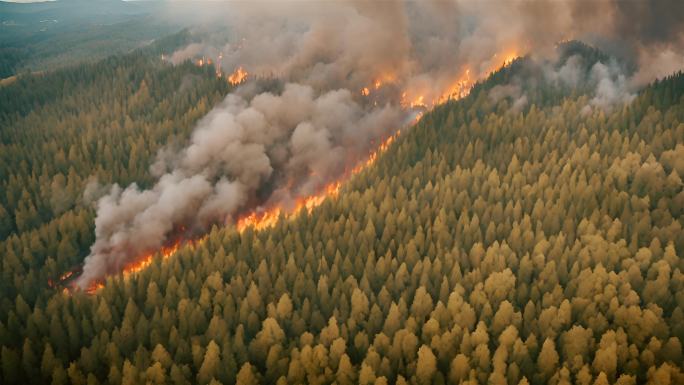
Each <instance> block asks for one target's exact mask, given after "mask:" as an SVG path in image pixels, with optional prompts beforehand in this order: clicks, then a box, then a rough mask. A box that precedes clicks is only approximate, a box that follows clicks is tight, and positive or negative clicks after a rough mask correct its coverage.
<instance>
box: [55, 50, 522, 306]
mask: <svg viewBox="0 0 684 385" xmlns="http://www.w3.org/2000/svg"><path fill="white" fill-rule="evenodd" d="M501 56H502V57H503V61H498V63H499V64H498V65H497V66H496V67H495V68H493V69H491V70H490V71H489V72H493V71H494V70H496V69H498V68H500V66H501V65H503V67H506V66H508V65H510V64H511V63H512V62H513V61H515V59H517V58H518V56H517V53H516V52H515V51H511V52H508V53H506V54H503V55H501ZM496 58H497V55H494V57H493V58H492V62H496ZM204 63H206V62H205V61H204V58H203V59H201V60H200V61H199V62H198V64H199V65H204ZM502 63H503V64H502ZM219 76H220V75H219ZM247 76H248V73H247V71H245V70H244V69H243V68H242V67H238V68H237V69H236V70H235V72H233V73H232V74H231V75H230V76H228V78H227V79H228V81H229V82H230V83H231V84H233V85H236V84H240V83H242V82H243V81H245V79H246V78H247ZM476 80H477V78H472V77H471V73H470V69H468V68H466V69H465V70H464V71H463V72H462V73H461V75H460V76H458V77H457V78H456V79H455V80H454V81H453V83H452V84H451V86H449V87H448V88H447V90H446V92H444V93H443V94H442V95H441V96H439V97H438V98H436V99H435V100H426V98H425V96H424V95H423V94H422V93H421V94H418V95H417V96H412V97H411V98H409V96H408V95H407V92H406V91H405V92H403V93H402V95H401V97H402V98H401V104H402V106H404V107H405V108H409V107H410V108H416V107H419V108H421V109H427V108H429V107H432V106H433V105H435V104H438V103H442V102H445V101H447V100H450V99H460V98H463V97H465V96H467V95H468V94H469V93H470V89H471V88H472V86H473V85H474V84H475V81H476ZM392 81H394V78H393V76H392V75H387V74H386V75H382V76H381V77H379V78H378V79H377V80H375V81H374V83H373V84H372V86H370V87H364V88H362V89H361V95H363V96H368V95H369V94H370V92H371V87H372V89H376V90H377V89H378V88H380V87H382V86H383V84H384V83H385V82H392ZM422 113H423V111H419V112H418V114H417V116H416V118H415V122H417V121H418V120H419V119H420V117H421V116H422ZM399 135H400V131H397V132H396V133H395V134H394V135H391V136H389V137H387V138H386V139H385V140H384V141H382V142H381V143H380V145H379V146H378V147H377V148H376V149H375V150H374V151H373V152H371V153H370V154H369V155H368V157H367V158H366V160H365V161H361V162H359V163H358V164H357V165H356V166H355V167H353V168H352V169H351V171H349V172H346V173H345V174H344V175H343V176H342V177H341V178H340V179H338V180H337V181H334V182H331V183H329V184H328V185H326V186H325V187H323V188H322V189H321V191H319V192H318V193H316V194H313V195H310V196H307V197H303V198H301V199H299V200H297V202H296V203H295V205H294V206H293V207H292V208H291V209H285V208H284V207H281V206H272V207H267V208H265V209H264V208H260V209H257V210H254V211H252V212H251V213H248V214H246V215H244V216H242V217H240V218H238V219H237V221H236V229H237V231H238V232H240V233H242V232H244V231H245V230H246V229H248V228H252V229H254V230H256V231H260V230H264V229H267V228H270V227H273V226H275V225H276V224H277V223H278V221H280V220H281V219H285V220H287V219H291V218H293V217H294V216H295V215H297V214H298V213H299V212H301V211H302V210H306V212H307V213H309V214H310V213H311V212H312V211H313V209H314V208H316V207H318V206H320V205H321V204H322V203H323V202H324V201H325V200H326V199H328V198H335V197H337V196H338V195H339V193H340V189H341V186H342V183H343V182H344V181H346V180H347V179H349V178H350V177H352V176H354V175H356V174H358V173H360V172H362V171H363V170H364V169H365V168H367V167H369V166H371V165H373V164H374V163H375V162H376V161H377V159H378V157H379V156H380V155H381V154H382V153H383V152H385V151H387V149H388V148H389V146H390V145H391V144H392V142H394V140H395V139H396V138H397V137H398V136H399ZM205 240H206V236H205V237H202V238H199V239H195V240H187V239H185V240H184V239H181V238H179V239H177V240H176V241H174V242H173V243H172V244H170V245H168V246H164V247H162V249H161V250H159V251H158V252H150V253H148V254H145V255H143V256H141V257H140V258H138V259H136V261H135V262H132V263H130V264H128V265H126V266H125V267H124V269H123V276H124V277H126V276H129V275H131V274H135V273H137V272H139V271H141V270H143V269H145V268H146V267H148V266H149V265H150V264H152V262H153V258H154V257H155V255H158V254H159V255H161V258H162V259H167V258H169V257H170V256H171V255H173V254H175V253H176V251H178V249H179V248H180V246H181V245H183V246H185V245H187V244H190V245H196V244H199V243H201V242H204V241H205ZM72 274H73V271H69V272H67V273H65V274H64V275H62V277H60V282H65V281H67V280H68V279H69V278H70V277H71V276H72ZM49 283H50V285H51V286H53V284H52V282H51V281H50V282H49ZM103 287H104V282H102V281H94V282H92V284H91V285H90V286H89V287H88V288H87V289H86V290H85V292H86V293H88V294H94V293H96V292H97V291H98V290H100V289H101V288H103ZM64 290H65V292H67V293H70V291H69V290H68V289H66V288H65V289H64Z"/></svg>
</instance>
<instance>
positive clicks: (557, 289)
mask: <svg viewBox="0 0 684 385" xmlns="http://www.w3.org/2000/svg"><path fill="white" fill-rule="evenodd" d="M565 54H566V55H580V56H581V57H582V58H583V60H584V61H585V63H587V66H586V68H589V67H590V65H591V64H593V63H595V62H596V61H598V60H602V59H603V58H604V56H602V55H603V54H601V53H600V52H598V51H596V50H592V49H590V48H588V47H586V46H583V45H581V44H575V45H572V44H571V45H570V46H569V48H568V50H567V51H565ZM526 68H527V67H526V60H525V59H520V60H518V61H516V62H514V63H513V64H512V65H510V66H507V67H505V68H503V69H501V70H500V71H497V72H496V73H494V74H492V76H491V77H489V78H488V79H487V80H485V81H483V82H481V83H479V84H477V85H476V86H475V87H474V88H473V89H472V90H471V92H470V94H469V96H467V97H466V98H464V99H460V100H452V101H449V102H447V103H445V104H442V105H440V106H438V107H436V108H434V109H433V110H432V111H430V112H427V113H426V114H425V115H424V116H423V117H422V118H421V119H420V121H419V122H418V123H417V124H415V125H414V126H413V127H412V128H411V129H410V130H408V131H407V132H404V133H402V134H401V135H400V136H399V137H398V139H397V140H395V141H394V142H393V143H392V145H391V146H390V147H389V149H388V150H387V151H386V152H385V153H384V154H383V155H382V156H380V157H379V158H378V160H377V162H376V163H375V164H373V166H371V167H369V168H367V169H365V170H364V171H362V172H361V173H360V174H358V175H356V176H355V177H354V178H353V179H352V180H351V181H349V183H347V184H345V185H344V186H343V187H342V191H341V192H340V194H339V195H338V196H336V197H334V198H330V199H327V200H326V201H325V202H324V203H323V204H322V205H321V206H319V207H317V208H315V209H314V210H313V211H312V212H311V213H308V212H307V211H306V210H302V211H301V212H300V213H299V214H298V215H297V216H296V217H295V218H294V219H286V218H284V217H281V219H280V220H279V221H278V223H277V224H276V225H275V226H273V227H272V228H268V229H264V230H260V231H256V230H254V229H252V228H248V229H247V230H246V231H243V232H238V231H237V229H236V228H235V226H232V225H227V226H215V227H213V228H212V229H211V231H210V233H209V234H208V235H207V237H206V240H204V241H203V242H198V243H195V244H192V245H191V244H189V245H186V246H184V247H182V248H180V249H179V250H178V251H177V252H176V253H175V254H173V255H172V256H170V257H169V258H166V259H162V257H161V256H160V255H158V256H157V257H156V258H155V259H154V261H153V263H152V264H151V265H150V266H149V267H148V268H146V269H144V270H142V271H140V272H138V273H135V274H129V275H117V276H111V277H109V278H108V279H107V281H106V282H105V284H104V287H103V288H102V289H100V290H98V291H97V292H95V293H94V294H87V293H85V292H82V291H78V290H77V291H73V292H70V291H68V290H62V288H55V287H53V286H52V285H50V282H54V281H55V280H58V279H59V277H60V276H61V275H62V274H63V273H64V272H66V271H69V270H70V269H72V268H73V267H74V266H77V265H78V264H79V263H80V262H81V261H82V260H83V258H84V256H85V255H87V253H88V248H89V246H90V245H91V244H92V242H93V228H94V224H93V220H94V212H93V207H92V201H91V199H92V197H94V196H96V195H92V196H91V195H89V194H91V193H92V194H96V193H97V191H95V190H97V187H98V186H102V185H107V184H111V183H114V182H117V183H121V184H125V185H128V184H129V183H132V182H136V183H138V184H139V185H141V186H145V185H146V184H149V183H151V181H152V179H151V175H150V172H149V170H148V168H149V165H150V164H151V163H152V162H153V159H154V156H155V154H156V153H157V150H159V149H160V148H161V147H162V146H164V145H166V144H168V143H173V142H183V141H186V140H187V138H188V136H189V135H190V133H191V130H192V128H193V125H194V123H195V122H196V121H197V120H198V119H199V118H200V117H202V116H203V115H205V114H206V113H207V112H208V111H209V110H210V109H211V107H212V106H213V105H215V104H216V103H218V102H219V101H220V100H221V99H222V98H223V97H224V96H225V95H226V94H227V93H229V92H231V86H230V85H229V84H228V83H227V82H226V81H225V80H221V79H217V78H216V77H215V76H214V72H213V68H212V67H196V66H194V65H192V64H191V63H189V62H186V63H185V64H181V65H177V66H171V65H169V64H166V63H163V62H161V61H160V60H159V58H158V55H157V53H156V52H151V51H144V50H143V51H135V52H132V53H129V54H126V55H117V56H112V57H110V58H107V59H104V60H101V61H99V62H95V63H84V64H81V65H77V66H72V67H68V68H65V69H62V70H58V71H54V72H51V73H48V74H43V75H25V76H21V77H20V78H19V79H18V80H17V81H16V82H14V83H12V84H10V85H7V86H3V87H0V126H1V127H2V130H1V131H0V191H2V194H0V255H2V268H1V269H2V277H1V278H0V293H2V296H1V297H0V345H1V346H2V348H1V356H0V360H1V364H2V365H1V366H0V379H1V381H0V382H2V383H3V384H15V383H16V384H44V383H50V384H55V385H58V384H77V385H85V384H89V385H90V384H145V383H147V384H167V383H169V384H194V383H197V384H244V385H247V384H260V383H263V384H302V383H310V384H332V383H334V384H340V385H342V384H459V383H461V384H510V385H515V384H583V385H591V384H621V385H627V384H643V383H645V384H672V385H675V384H682V383H684V372H683V370H684V356H683V352H682V340H683V339H684V274H683V271H684V259H683V258H682V257H681V255H682V250H684V230H683V228H682V226H683V225H684V189H683V183H682V178H684V74H682V73H677V74H673V75H672V76H670V77H668V78H665V79H662V80H659V81H656V82H654V83H652V84H650V85H649V86H647V87H646V88H645V89H643V90H641V91H640V92H639V94H638V95H637V96H636V98H635V99H634V100H633V101H632V102H631V103H628V104H625V105H619V106H615V107H614V108H612V109H600V108H595V109H591V110H590V111H589V112H587V110H586V108H585V107H586V106H587V105H588V104H589V102H590V99H591V97H590V95H589V94H588V93H587V89H583V88H582V87H578V88H575V89H567V88H564V87H560V86H558V85H554V84H551V83H544V82H542V81H541V80H539V79H537V81H533V79H532V77H534V76H535V75H534V74H533V73H531V72H529V71H526ZM586 68H585V70H586ZM516 76H518V77H520V76H522V77H523V78H524V79H526V81H525V82H524V85H525V86H524V87H525V90H526V91H527V94H528V100H529V104H528V105H527V106H526V107H524V108H523V109H516V108H512V104H513V100H512V98H509V97H504V98H501V99H498V100H497V99H496V98H493V97H492V94H493V89H494V88H495V87H497V86H498V85H504V84H507V83H508V82H509V81H511V79H513V78H514V77H516ZM84 191H85V193H84Z"/></svg>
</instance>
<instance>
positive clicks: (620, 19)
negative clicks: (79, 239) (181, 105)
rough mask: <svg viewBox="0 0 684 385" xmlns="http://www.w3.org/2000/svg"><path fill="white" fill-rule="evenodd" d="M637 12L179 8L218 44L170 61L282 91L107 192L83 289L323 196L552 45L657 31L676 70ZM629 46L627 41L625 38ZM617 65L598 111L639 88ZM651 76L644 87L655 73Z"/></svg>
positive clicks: (524, 5)
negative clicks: (448, 106)
mask: <svg viewBox="0 0 684 385" xmlns="http://www.w3.org/2000/svg"><path fill="white" fill-rule="evenodd" d="M588 5H591V7H589V6H588ZM596 7H598V8H599V9H600V10H601V11H600V12H599V11H597V8H596ZM623 7H624V6H623V5H622V4H621V2H614V1H605V2H599V3H594V2H584V1H568V2H558V1H532V2H530V1H501V2H474V1H469V0H468V1H453V2H445V1H421V2H402V1H377V2H373V1H359V2H354V1H346V2H342V1H340V2H320V3H311V2H307V3H306V7H303V4H302V3H297V2H295V3H291V2H266V3H259V2H257V3H253V2H250V3H247V2H245V3H232V2H231V3H227V4H217V3H211V4H210V5H209V4H208V5H207V6H206V7H196V6H195V5H193V6H192V7H188V6H183V5H177V6H174V5H169V9H168V12H169V14H170V15H172V16H174V15H175V16H176V17H184V18H194V20H195V21H202V24H204V25H205V26H206V25H210V26H209V27H205V28H206V29H207V30H208V31H209V32H207V31H206V30H205V31H204V33H205V35H206V36H208V38H207V39H206V40H205V41H202V42H201V43H193V44H191V45H189V46H187V47H184V48H182V49H180V50H178V51H177V52H175V53H173V54H172V55H171V56H170V58H171V59H170V60H172V61H175V62H177V61H182V60H185V59H188V58H193V57H196V56H201V55H205V56H207V57H210V58H212V59H213V61H214V62H215V63H216V62H217V61H218V60H219V57H220V60H221V62H220V65H221V67H222V68H223V70H224V72H225V73H230V72H232V71H233V70H235V69H236V68H238V67H243V68H245V69H247V70H248V71H249V72H250V73H251V74H253V75H257V76H261V77H274V78H277V79H279V81H281V82H282V86H281V87H275V88H274V89H273V90H270V91H269V90H266V91H265V90H264V89H263V88H260V87H259V86H258V85H256V83H255V82H251V83H250V82H248V83H247V84H245V85H243V86H241V87H240V88H239V89H238V90H237V91H236V92H235V93H233V94H231V95H229V96H228V97H227V98H226V99H225V100H224V101H223V102H222V103H221V104H220V105H218V106H216V107H215V108H214V110H213V111H212V112H210V113H209V114H208V115H207V116H206V117H205V118H203V119H202V120H201V121H200V122H199V124H198V126H197V127H196V129H195V131H194V133H193V135H192V138H191V140H190V143H189V144H188V145H187V146H186V147H185V148H183V149H175V148H168V149H166V150H165V151H162V152H160V154H159V156H158V159H157V161H156V162H155V164H154V165H152V168H151V169H152V172H153V174H154V175H155V176H157V177H158V182H157V183H156V184H155V185H154V186H153V187H152V188H150V189H147V190H141V189H139V188H138V187H137V186H136V185H135V184H134V185H131V186H129V187H127V188H121V187H119V186H114V187H113V188H112V189H111V191H110V192H109V193H108V194H107V195H105V196H104V197H102V198H101V199H100V200H99V202H98V204H97V218H96V220H95V227H96V230H95V232H96V241H95V243H94V244H93V246H92V248H91V252H90V255H89V256H88V257H87V258H86V261H85V265H84V270H83V274H82V276H81V277H79V279H78V281H77V284H78V285H79V286H81V287H87V286H88V285H89V284H90V283H91V282H92V281H94V280H99V279H102V278H103V277H104V276H106V275H107V274H111V273H116V272H119V271H120V270H121V269H122V268H123V267H124V266H126V265H127V264H128V263H130V262H132V261H134V260H135V259H136V258H139V257H140V256H141V255H142V254H144V253H147V252H150V251H154V250H157V249H159V248H160V247H161V246H162V245H164V244H165V243H166V242H168V241H169V238H171V237H174V236H177V235H179V234H182V233H184V232H186V233H187V232H188V231H190V232H191V231H193V230H201V229H203V228H205V227H206V226H207V225H208V224H211V223H216V222H223V221H226V220H228V221H230V220H234V216H235V215H236V213H238V212H240V211H241V210H245V209H253V208H256V207H258V206H259V205H269V204H281V205H285V206H287V205H291V204H292V202H293V200H295V199H297V198H299V197H302V196H307V195H309V194H312V193H314V192H316V191H319V190H320V189H321V188H322V186H324V185H325V184H326V183H328V182H330V181H331V180H335V179H337V178H338V177H339V176H340V175H342V174H343V173H344V172H346V171H348V169H349V168H350V167H353V166H354V165H355V163H356V162H357V161H358V160H360V159H363V157H364V156H365V155H366V154H368V152H369V151H370V150H372V148H373V143H377V142H378V141H379V140H380V139H382V138H384V137H387V136H388V135H391V134H392V133H394V132H395V130H397V129H400V128H402V125H404V124H405V123H406V122H407V121H408V120H410V118H411V114H412V113H413V112H412V111H411V110H410V109H407V108H406V102H410V101H416V100H422V101H423V103H425V104H427V105H428V106H429V105H430V103H431V102H433V101H436V100H438V99H439V98H440V97H441V96H443V95H444V94H445V93H449V92H453V91H455V90H454V89H453V86H454V84H458V81H460V80H463V77H464V76H467V77H468V78H469V79H470V80H473V79H478V78H481V77H483V76H484V75H486V74H487V73H488V72H489V71H491V70H493V69H495V68H497V67H499V66H500V65H501V64H503V62H504V60H506V59H508V58H509V57H508V56H509V55H511V54H518V55H519V54H523V53H525V52H548V51H550V50H551V49H552V48H553V46H554V44H555V43H556V42H558V41H559V40H563V39H567V38H577V39H584V40H587V41H590V42H598V41H611V42H612V41H620V39H629V38H630V37H633V36H637V35H648V36H649V38H650V39H660V41H661V42H666V43H662V44H668V47H669V48H668V49H670V50H671V51H672V54H668V55H664V56H663V58H664V60H667V61H668V63H666V64H663V65H661V66H660V67H658V66H654V67H653V68H665V67H667V68H668V69H669V68H670V67H671V66H670V64H671V63H670V62H672V61H673V60H675V59H676V58H679V57H681V56H680V55H681V50H679V48H678V47H681V46H682V45H681V34H680V35H677V36H679V38H674V37H673V36H674V35H672V33H671V31H668V30H665V31H656V32H658V33H651V32H652V30H653V29H654V28H655V27H653V26H654V25H657V24H653V25H651V24H649V23H647V22H643V23H641V24H640V26H639V28H636V27H634V26H631V25H630V24H628V23H625V22H624V20H625V18H626V15H628V14H629V13H630V12H636V11H634V10H632V9H631V8H629V6H627V8H629V9H627V10H623V9H622V8H623ZM302 8H306V9H305V10H303V9H302ZM197 9H208V12H201V11H197ZM637 13H638V12H637ZM606 15H608V16H606ZM651 16H653V19H657V14H653V15H651ZM209 21H211V22H209ZM673 23H674V22H673ZM680 24H681V23H680ZM676 27H677V25H674V27H673V28H675V29H676ZM671 35H672V36H671ZM675 35H676V34H675ZM677 39H679V40H677ZM633 40H634V41H641V40H638V39H633ZM615 45H616V46H618V47H623V46H624V45H625V43H624V40H623V41H622V42H619V43H616V44H615ZM609 46H610V45H609ZM623 49H624V47H623ZM642 49H643V45H639V44H637V45H636V46H629V48H627V49H626V50H633V51H638V52H643V50H642ZM642 56H643V57H642ZM639 58H640V60H653V56H647V55H640V56H639ZM466 70H467V72H466ZM574 71H575V67H574V64H573V63H572V62H571V61H568V63H566V66H565V67H563V68H561V69H560V70H558V71H556V70H554V72H553V74H550V76H555V77H556V78H558V79H559V81H562V82H566V83H567V84H571V83H572V82H577V81H579V79H578V78H577V77H578V76H579V75H578V74H577V73H576V72H574ZM611 71H612V70H611V68H610V67H607V66H603V67H600V66H599V67H596V68H595V69H594V71H593V74H594V75H593V76H594V77H595V78H596V81H597V84H598V85H599V86H598V88H597V92H596V97H595V98H594V99H593V100H592V102H591V105H592V106H597V107H603V106H605V105H608V104H610V103H615V102H616V100H621V99H620V98H621V97H622V96H623V95H630V93H629V92H630V90H629V88H628V85H627V84H628V81H627V80H626V79H625V78H624V77H620V76H621V75H620V74H616V73H614V72H611ZM639 74H640V75H639V76H640V78H639V80H640V81H642V79H641V78H644V79H646V78H648V77H649V76H650V75H651V74H649V73H647V72H646V71H641V72H639ZM364 88H367V89H368V92H367V93H368V95H362V93H361V90H362V89H364ZM456 91H457V90H456ZM490 96H491V97H492V98H493V99H495V100H498V99H500V98H503V97H509V98H512V100H513V101H514V102H513V107H512V108H514V109H515V110H519V109H521V108H523V107H524V106H525V105H526V104H527V97H526V95H524V94H522V93H521V89H520V88H519V87H517V86H515V85H511V86H504V87H502V88H499V89H494V90H492V92H491V94H490Z"/></svg>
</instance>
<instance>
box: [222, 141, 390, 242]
mask: <svg viewBox="0 0 684 385" xmlns="http://www.w3.org/2000/svg"><path fill="white" fill-rule="evenodd" d="M399 134H400V131H397V132H396V133H395V134H394V135H392V136H390V137H388V138H387V139H385V140H384V141H383V142H382V143H380V146H378V148H377V149H376V150H375V151H373V152H371V153H370V154H369V156H368V158H367V160H366V161H364V162H360V163H359V164H357V165H356V167H354V168H353V169H352V170H351V172H349V173H347V175H345V176H344V177H342V178H340V180H337V181H334V182H332V183H329V184H328V185H326V186H325V187H324V188H323V189H322V190H321V192H319V193H317V194H314V195H311V196H308V197H304V198H301V199H299V200H298V201H297V203H296V204H295V207H294V209H292V210H291V211H289V212H284V211H283V209H281V208H280V207H277V206H276V207H272V208H269V209H267V210H264V211H261V212H258V211H254V212H252V213H250V214H248V215H246V216H244V217H242V218H240V219H238V221H237V225H236V228H237V231H238V232H243V231H245V230H246V229H247V228H250V227H252V228H253V229H254V230H257V231H259V230H263V229H266V228H269V227H273V226H275V225H276V224H277V223H278V220H279V219H280V217H281V213H282V214H283V217H284V218H285V219H291V218H293V217H294V216H295V215H296V214H297V213H299V212H300V211H301V210H306V212H307V213H309V214H311V212H312V211H313V209H314V208H316V207H318V206H320V205H321V204H323V202H325V200H326V199H328V198H335V197H337V196H338V195H339V193H340V189H341V187H342V183H343V181H344V180H345V179H347V178H349V177H351V176H353V175H356V174H358V173H360V172H361V171H363V169H364V168H366V167H368V166H370V165H372V164H373V163H375V161H376V160H377V159H378V156H379V155H380V154H381V153H383V152H385V151H387V149H388V148H389V145H390V144H391V143H392V142H393V141H394V140H395V139H396V138H397V137H398V136H399Z"/></svg>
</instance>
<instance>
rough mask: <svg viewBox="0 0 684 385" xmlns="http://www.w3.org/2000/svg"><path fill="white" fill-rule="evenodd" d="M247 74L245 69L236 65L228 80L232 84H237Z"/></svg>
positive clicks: (245, 77)
mask: <svg viewBox="0 0 684 385" xmlns="http://www.w3.org/2000/svg"><path fill="white" fill-rule="evenodd" d="M247 75H249V74H248V73H247V71H245V70H244V69H243V68H242V67H238V68H237V69H236V70H235V72H233V73H232V74H230V76H228V82H229V83H230V84H232V85H238V84H240V83H242V82H243V81H245V79H247Z"/></svg>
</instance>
